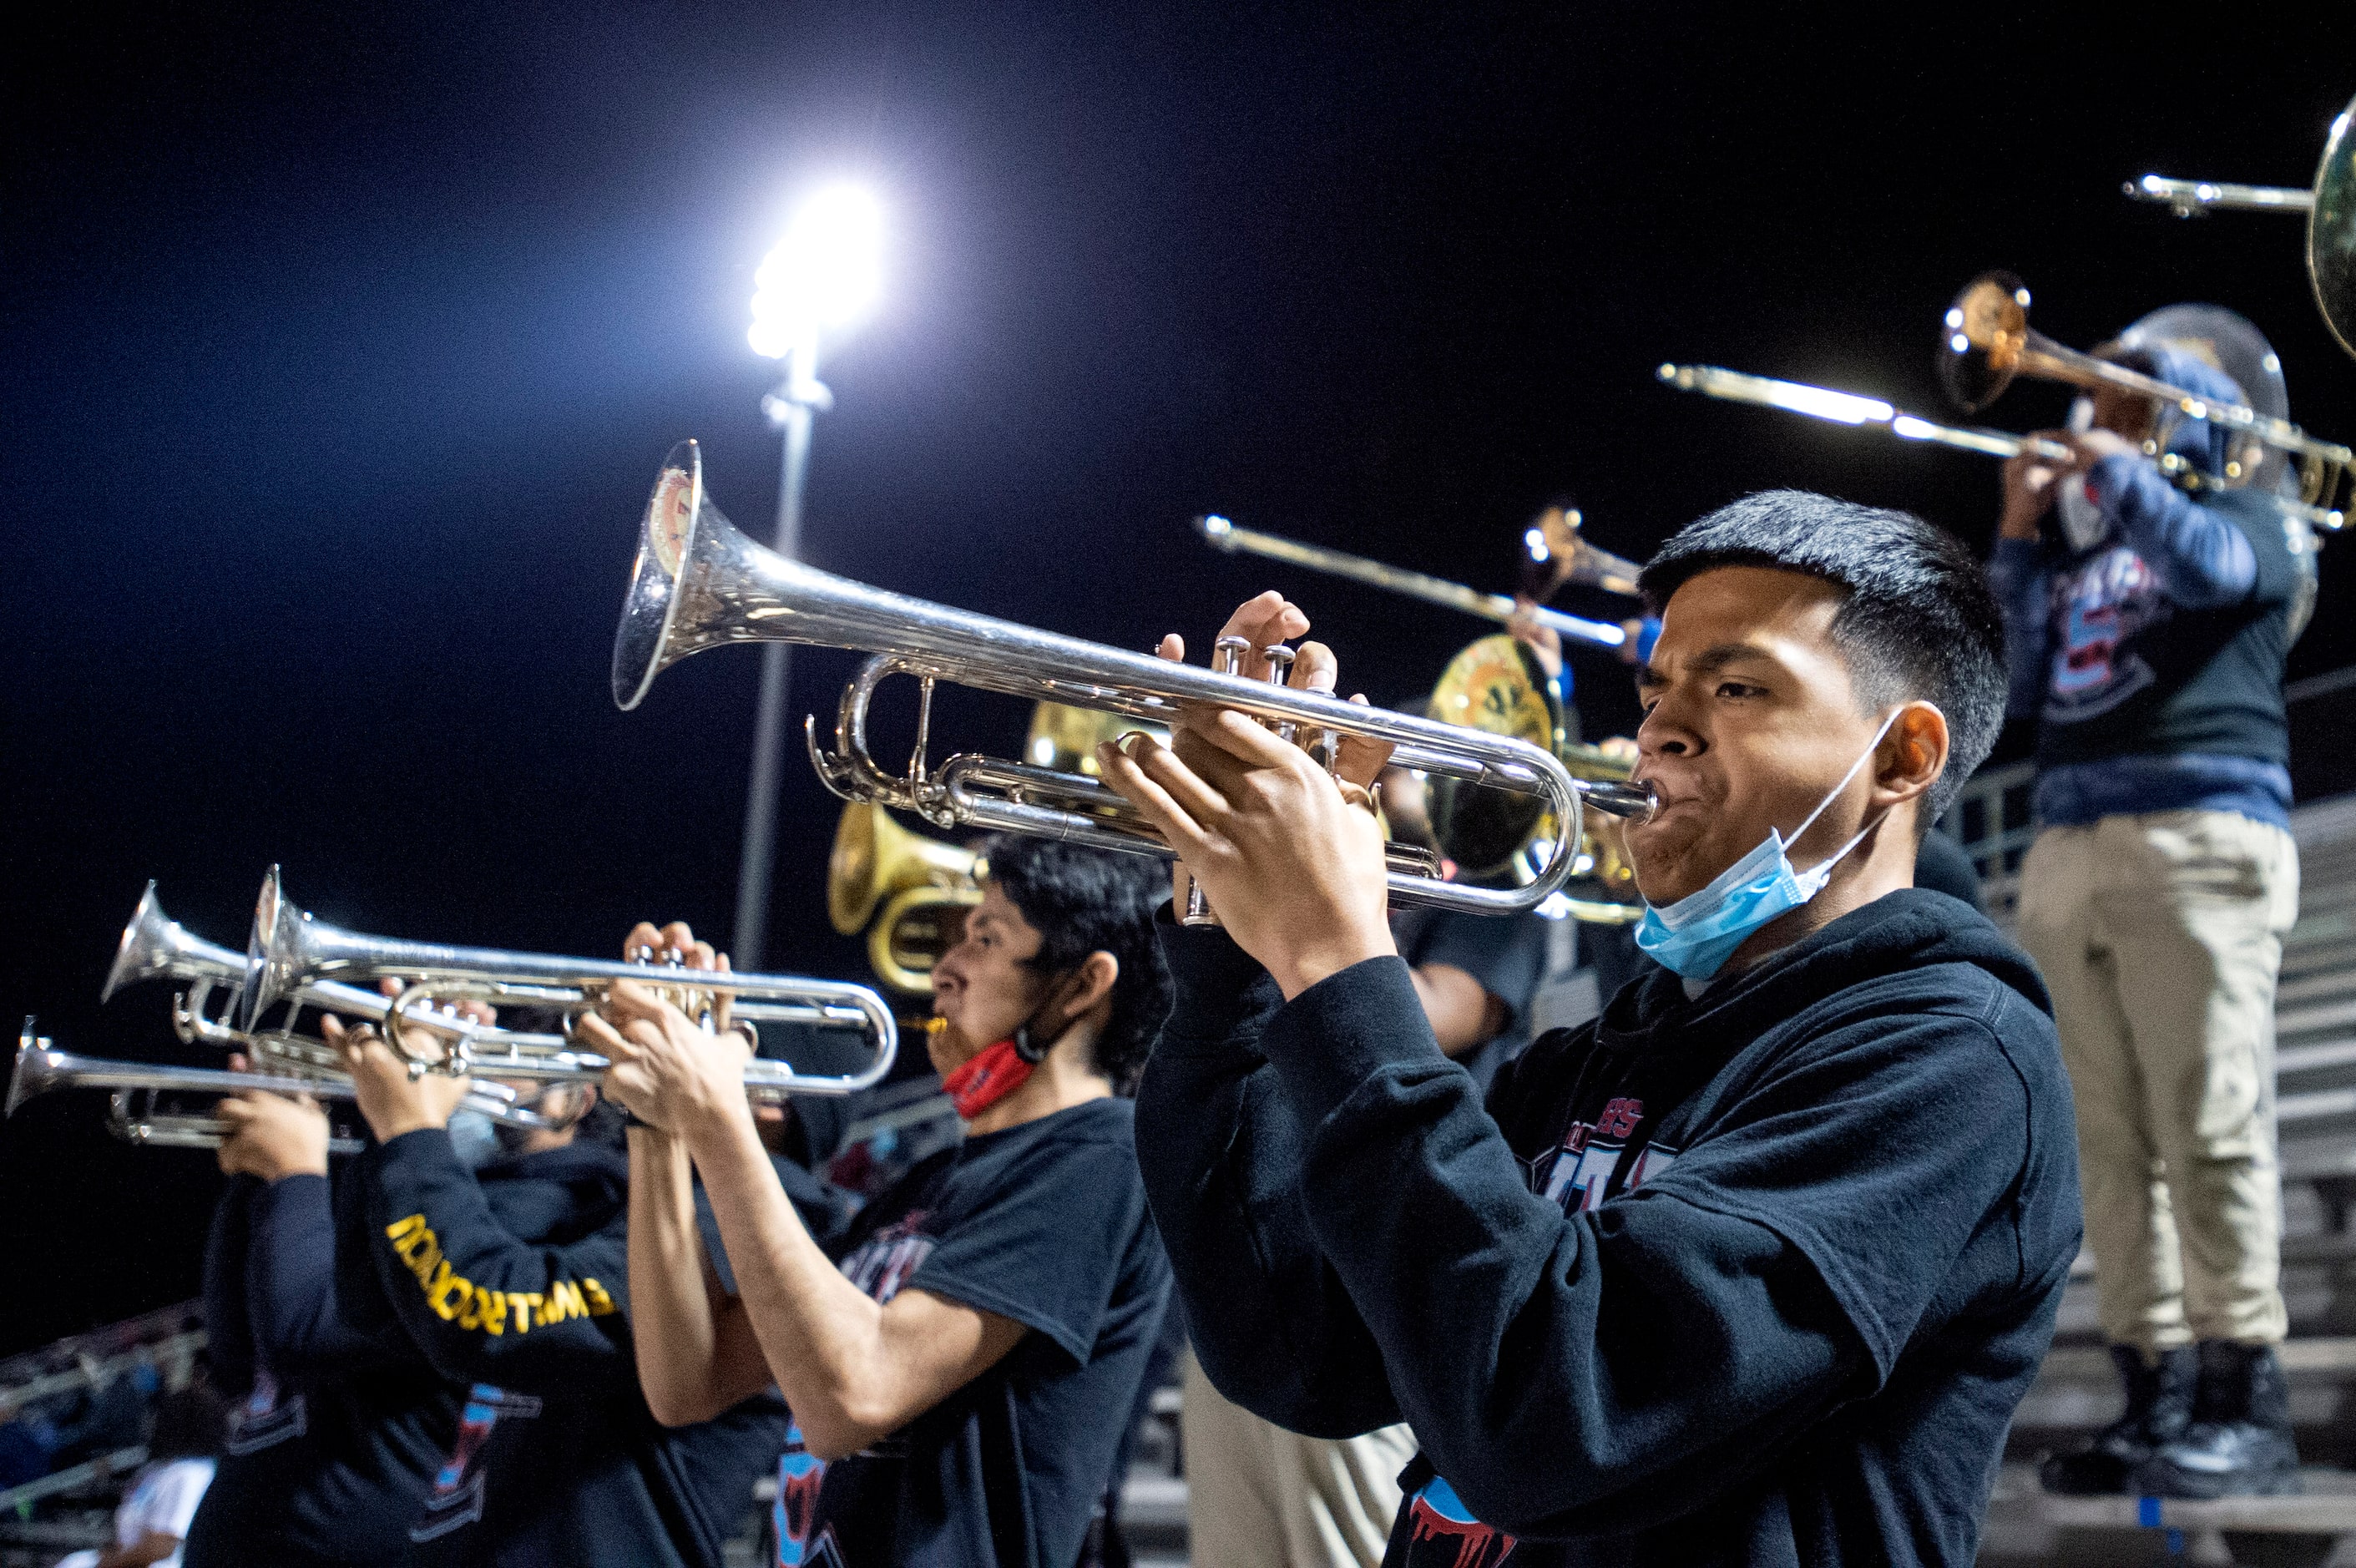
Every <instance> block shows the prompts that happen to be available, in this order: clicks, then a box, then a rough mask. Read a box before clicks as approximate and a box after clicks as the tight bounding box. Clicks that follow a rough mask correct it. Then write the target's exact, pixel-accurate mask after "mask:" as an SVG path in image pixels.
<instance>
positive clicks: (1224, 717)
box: [1178, 708, 1306, 782]
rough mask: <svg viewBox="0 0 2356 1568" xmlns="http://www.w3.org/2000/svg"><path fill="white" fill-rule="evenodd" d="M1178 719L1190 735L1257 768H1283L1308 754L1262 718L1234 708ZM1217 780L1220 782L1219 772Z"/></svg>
mask: <svg viewBox="0 0 2356 1568" xmlns="http://www.w3.org/2000/svg"><path fill="white" fill-rule="evenodd" d="M1178 722H1179V723H1180V724H1181V725H1184V726H1185V728H1186V731H1187V733H1188V734H1190V735H1193V736H1195V737H1196V738H1198V739H1200V740H1204V741H1206V742H1208V743H1209V744H1210V745H1211V746H1215V747H1216V748H1217V749H1218V750H1220V751H1223V752H1225V753H1226V755H1227V756H1229V757H1233V758H1235V759H1236V760H1237V762H1242V763H1247V764H1248V765H1250V766H1252V767H1255V768H1281V767H1283V766H1284V765H1285V764H1286V763H1287V762H1289V761H1290V760H1291V759H1292V758H1293V757H1299V756H1304V755H1306V754H1305V753H1303V752H1302V751H1301V748H1300V747H1299V746H1295V745H1293V744H1292V743H1291V742H1290V741H1287V740H1279V739H1278V738H1277V736H1276V732H1275V731H1274V730H1271V729H1269V728H1267V727H1266V726H1265V725H1261V724H1260V722H1259V721H1258V719H1254V718H1250V717H1248V716H1247V715H1245V714H1239V713H1237V712H1236V711H1235V710H1234V709H1233V708H1215V709H1213V710H1212V711H1210V712H1209V713H1194V714H1186V715H1184V716H1183V717H1182V718H1181V719H1180V720H1179V721H1178ZM1214 781H1215V782H1216V781H1217V779H1216V775H1214Z"/></svg>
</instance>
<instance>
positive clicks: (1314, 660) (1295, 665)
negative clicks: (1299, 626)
mask: <svg viewBox="0 0 2356 1568" xmlns="http://www.w3.org/2000/svg"><path fill="white" fill-rule="evenodd" d="M1293 653H1294V658H1293V660H1292V676H1291V679H1290V682H1288V684H1290V686H1292V687H1293V689H1294V690H1296V691H1301V692H1322V693H1324V694H1325V695H1326V696H1329V697H1330V696H1332V695H1333V684H1334V682H1336V681H1338V680H1339V679H1340V678H1341V673H1342V664H1341V660H1337V659H1335V658H1334V657H1333V650H1332V649H1330V648H1328V647H1326V646H1325V645H1324V644H1323V643H1322V642H1304V643H1302V644H1301V646H1300V647H1299V648H1297V649H1295V650H1293Z"/></svg>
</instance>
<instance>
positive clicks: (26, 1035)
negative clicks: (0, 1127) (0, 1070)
mask: <svg viewBox="0 0 2356 1568" xmlns="http://www.w3.org/2000/svg"><path fill="white" fill-rule="evenodd" d="M39 1029H40V1025H39V1023H38V1021H37V1020H36V1019H35V1018H34V1017H32V1016H31V1015H27V1017H26V1019H25V1027H24V1028H23V1030H22V1031H20V1032H19V1033H18V1034H17V1036H16V1065H15V1066H14V1067H12V1068H11V1069H9V1072H8V1100H7V1103H6V1104H5V1105H0V1122H5V1121H6V1120H7V1119H8V1118H9V1117H11V1116H14V1115H15V1114H16V1111H17V1108H18V1107H19V1106H21V1105H23V1104H24V1103H25V1101H27V1100H30V1099H32V1098H33V1097H34V1096H35V1095H37V1094H45V1093H47V1092H48V1090H49V1089H50V1087H51V1086H52V1085H53V1084H54V1083H55V1081H56V1079H57V1077H58V1074H59V1071H60V1069H62V1068H63V1067H64V1066H65V1063H66V1056H65V1053H64V1052H63V1051H59V1050H53V1049H51V1048H50V1047H49V1042H48V1041H47V1040H45V1039H43V1038H41V1036H40V1034H39Z"/></svg>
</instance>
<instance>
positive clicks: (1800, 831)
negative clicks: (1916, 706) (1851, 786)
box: [1788, 706, 1906, 871]
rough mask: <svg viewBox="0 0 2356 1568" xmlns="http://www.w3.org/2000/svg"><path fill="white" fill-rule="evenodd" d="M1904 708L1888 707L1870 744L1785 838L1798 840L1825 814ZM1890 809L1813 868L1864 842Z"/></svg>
mask: <svg viewBox="0 0 2356 1568" xmlns="http://www.w3.org/2000/svg"><path fill="white" fill-rule="evenodd" d="M1905 711H1906V709H1905V708H1904V707H1902V706H1901V707H1895V708H1892V709H1890V716H1889V717H1888V718H1886V719H1884V720H1882V721H1881V727H1880V728H1879V729H1878V730H1875V731H1874V732H1873V741H1872V744H1870V745H1869V746H1867V747H1866V748H1865V749H1864V750H1863V751H1861V752H1859V753H1858V758H1857V760H1856V761H1855V762H1852V763H1850V764H1849V765H1848V771H1847V772H1846V773H1844V774H1842V775H1841V776H1840V782H1839V783H1837V784H1836V785H1834V786H1833V787H1832V789H1830V790H1829V791H1827V792H1826V796H1825V798H1824V799H1823V800H1819V801H1817V802H1816V809H1815V811H1810V812H1809V813H1808V816H1807V820H1806V821H1805V822H1802V823H1801V824H1800V825H1799V826H1798V827H1796V828H1794V829H1793V830H1792V836H1791V839H1790V840H1789V841H1788V842H1790V843H1799V842H1800V840H1801V838H1802V836H1803V835H1804V834H1805V833H1806V832H1807V831H1808V830H1809V829H1810V828H1811V827H1814V826H1815V821H1816V819H1817V818H1818V817H1821V816H1823V815H1824V814H1825V808H1826V807H1827V806H1829V805H1831V804H1832V803H1833V802H1834V801H1835V800H1839V799H1840V792H1841V791H1842V790H1844V789H1847V788H1848V781H1849V780H1850V779H1854V778H1856V777H1857V770H1858V768H1862V767H1864V766H1865V765H1866V763H1868V762H1869V761H1870V760H1871V759H1872V757H1873V754H1874V753H1875V752H1877V751H1879V750H1880V749H1881V737H1882V736H1886V735H1888V734H1889V733H1890V725H1894V724H1896V723H1897V722H1898V715H1899V714H1902V713H1904V712H1905ZM1889 814H1890V813H1889V812H1888V811H1883V812H1882V813H1881V816H1880V817H1876V818H1874V819H1873V821H1871V822H1868V823H1866V824H1865V825H1864V826H1863V827H1861V828H1859V829H1858V830H1857V836H1856V837H1855V838H1853V839H1851V840H1849V841H1848V843H1845V844H1843V845H1841V846H1840V848H1838V849H1837V850H1835V851H1833V853H1832V854H1830V855H1829V856H1827V857H1826V859H1825V861H1824V862H1823V863H1822V864H1821V865H1818V866H1816V867H1815V869H1816V870H1819V871H1821V870H1826V869H1829V868H1830V867H1831V866H1832V865H1834V864H1835V863H1837V861H1838V860H1839V859H1840V858H1841V856H1843V855H1845V854H1847V853H1848V852H1849V851H1851V850H1853V849H1855V848H1856V847H1857V846H1858V844H1860V843H1864V842H1865V835H1866V834H1868V833H1869V832H1872V831H1873V830H1874V829H1876V828H1878V827H1879V826H1880V825H1881V817H1886V816H1888V815H1889Z"/></svg>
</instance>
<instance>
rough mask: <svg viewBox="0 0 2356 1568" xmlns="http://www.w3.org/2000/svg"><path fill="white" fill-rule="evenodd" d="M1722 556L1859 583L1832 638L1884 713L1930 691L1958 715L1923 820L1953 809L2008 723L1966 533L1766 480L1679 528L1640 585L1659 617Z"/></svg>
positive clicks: (1990, 618) (1730, 562)
mask: <svg viewBox="0 0 2356 1568" xmlns="http://www.w3.org/2000/svg"><path fill="white" fill-rule="evenodd" d="M1719 566H1767V567H1772V568H1774V569H1775V570H1777V571H1783V572H1799V573H1804V574H1805V575H1808V576H1811V577H1819V578H1822V579H1823V580H1824V581H1826V582H1827V583H1831V584H1833V585H1835V586H1837V587H1839V588H1842V589H1845V590H1846V591H1847V598H1846V599H1844V600H1843V601H1842V604H1841V607H1840V610H1839V612H1838V613H1837V615H1836V616H1835V617H1834V618H1833V628H1832V636H1833V641H1834V643H1835V645H1836V646H1837V647H1838V648H1839V649H1840V650H1841V655H1842V657H1843V658H1844V659H1846V660H1847V662H1848V669H1849V676H1850V679H1851V680H1852V681H1853V682H1855V683H1856V686H1857V697H1858V703H1859V705H1860V706H1862V707H1863V708H1864V709H1865V710H1866V711H1867V712H1869V713H1872V712H1878V711H1879V710H1880V709H1883V708H1887V707H1892V706H1894V705H1896V704H1897V703H1903V702H1909V701H1913V700H1915V699H1921V700H1922V701H1926V702H1930V703H1936V704H1937V705H1938V709H1939V711H1940V712H1941V713H1943V714H1945V715H1946V716H1947V766H1946V769H1945V771H1944V772H1943V773H1942V774H1941V775H1940V776H1939V778H1938V779H1937V781H1936V782H1934V783H1933V785H1932V786H1931V790H1930V810H1929V811H1925V812H1924V813H1923V815H1922V821H1921V822H1920V823H1919V824H1918V826H1919V827H1920V828H1922V829H1927V828H1929V827H1930V825H1931V824H1932V823H1933V822H1936V821H1938V819H1939V818H1940V817H1941V816H1943V815H1944V814H1945V812H1946V810H1947V807H1948V806H1949V805H1950V804H1952V803H1953V802H1954V798H1955V793H1956V791H1958V790H1959V789H1962V788H1963V787H1964V780H1965V779H1968V778H1970V777H1971V775H1972V770H1973V769H1974V768H1977V767H1979V765H1980V764H1981V763H1983V762H1985V761H1987V755H1988V753H1989V752H1990V751H1991V750H1993V749H1995V746H1996V738H1997V731H1998V730H2000V729H2002V728H2003V727H2004V703H2005V687H2006V679H2005V663H2004V618H2003V616H2002V615H2001V614H2000V613H1999V612H1998V611H1997V603H1996V595H1995V594H1994V593H1993V592H1992V591H1990V589H1989V587H1988V584H1987V575H1985V574H1984V573H1982V572H1981V570H1980V565H1979V563H1978V562H1977V561H1976V560H1974V559H1973V557H1972V554H1971V552H1969V551H1968V550H1965V548H1964V545H1963V542H1962V541H1961V540H1959V539H1957V538H1955V537H1954V535H1953V534H1951V533H1948V532H1944V531H1943V530H1941V529H1937V528H1933V526H1932V525H1931V524H1929V523H1927V522H1925V521H1922V519H1921V518H1919V517H1916V516H1914V515H1913V514H1912V512H1903V511H1892V510H1889V509H1887V508H1883V507H1870V506H1859V505H1858V504H1857V503H1856V502H1855V501H1845V500H1837V499H1834V498H1833V497H1831V496H1820V495H1817V494H1815V492H1813V491H1810V490H1762V491H1760V492H1759V493H1758V494H1757V495H1751V496H1745V497H1743V498H1742V499H1740V500H1739V501H1736V502H1734V503H1733V504H1732V505H1730V506H1722V507H1720V508H1719V509H1718V510H1716V511H1714V512H1711V513H1710V514H1709V515H1708V516H1707V517H1704V518H1701V519H1699V520H1697V521H1694V522H1690V523H1687V525H1686V526H1685V527H1684V528H1681V529H1679V530H1678V531H1677V532H1676V534H1674V535H1673V536H1671V538H1670V540H1669V542H1667V543H1666V544H1664V545H1662V546H1661V548H1660V551H1659V553H1656V554H1655V555H1654V557H1653V559H1652V560H1651V561H1650V562H1648V563H1647V564H1645V567H1644V575H1642V576H1640V577H1639V578H1638V579H1637V586H1638V587H1639V588H1641V589H1642V590H1643V591H1644V599H1645V602H1646V603H1647V604H1648V605H1650V606H1651V607H1652V610H1653V613H1654V614H1655V615H1658V614H1659V613H1660V612H1661V608H1662V607H1664V606H1665V605H1666V604H1667V603H1668V602H1669V598H1670V596H1671V595H1673V594H1675V593H1676V591H1677V590H1678V589H1679V588H1680V587H1682V586H1684V585H1686V584H1687V582H1689V581H1691V580H1692V579H1693V578H1695V577H1697V576H1699V575H1701V574H1702V573H1704V572H1708V571H1710V570H1712V569H1713V568H1715V567H1719Z"/></svg>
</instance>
